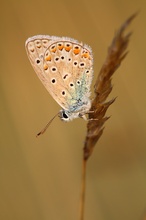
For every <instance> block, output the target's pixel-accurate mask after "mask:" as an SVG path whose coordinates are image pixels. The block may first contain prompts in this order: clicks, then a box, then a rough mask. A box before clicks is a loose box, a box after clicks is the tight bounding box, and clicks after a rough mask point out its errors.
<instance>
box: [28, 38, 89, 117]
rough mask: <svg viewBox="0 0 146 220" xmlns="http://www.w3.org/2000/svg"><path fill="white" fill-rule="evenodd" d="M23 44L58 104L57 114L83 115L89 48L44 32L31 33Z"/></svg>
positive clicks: (87, 89) (85, 102)
mask: <svg viewBox="0 0 146 220" xmlns="http://www.w3.org/2000/svg"><path fill="white" fill-rule="evenodd" d="M25 45H26V51H27V54H28V57H29V60H30V62H31V64H32V66H33V68H34V70H35V72H36V74H37V76H38V77H39V79H40V80H41V82H42V83H43V85H44V86H45V87H46V89H47V90H48V92H49V93H50V94H51V96H52V97H53V98H54V99H55V100H56V102H57V103H58V104H59V105H60V106H61V107H62V110H61V111H60V114H59V115H60V118H61V119H62V120H64V121H70V120H72V119H74V118H78V117H84V115H85V114H86V113H88V112H89V109H90V107H91V101H90V98H89V96H90V85H91V82H92V78H93V56H92V51H91V48H90V47H89V46H87V45H83V44H82V43H79V42H78V41H76V40H74V39H71V38H66V37H51V36H47V35H38V36H34V37H31V38H29V39H28V40H27V41H26V44H25Z"/></svg>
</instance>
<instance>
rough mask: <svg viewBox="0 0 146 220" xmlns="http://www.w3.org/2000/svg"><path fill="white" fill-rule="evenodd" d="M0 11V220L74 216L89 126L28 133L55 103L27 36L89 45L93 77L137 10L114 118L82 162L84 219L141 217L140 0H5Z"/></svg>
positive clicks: (144, 20) (144, 186)
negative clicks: (29, 50) (31, 60)
mask: <svg viewBox="0 0 146 220" xmlns="http://www.w3.org/2000/svg"><path fill="white" fill-rule="evenodd" d="M0 10H1V12H0V23H1V24H0V25H1V28H0V31H1V35H0V37H1V40H0V44H1V46H0V49H1V54H0V97H1V98H0V101H1V104H0V115H1V120H0V126H1V130H0V219H2V220H17V219H18V220H48V219H49V220H58V219H59V220H68V219H69V220H75V219H78V214H79V195H80V181H81V160H82V147H83V142H84V136H85V133H86V122H85V121H83V120H81V119H78V120H74V121H73V122H71V123H62V122H61V121H60V120H59V119H58V118H57V119H55V120H54V122H53V123H52V125H51V126H50V128H49V129H48V131H47V132H46V133H45V134H44V135H43V136H41V137H40V138H35V135H36V133H37V132H38V131H39V130H40V129H41V128H42V127H43V126H44V125H45V124H46V123H47V122H48V120H49V119H51V118H52V117H53V116H54V115H55V114H56V113H57V112H58V111H59V109H60V107H59V106H58V104H57V103H56V102H55V101H54V100H53V99H52V97H50V95H49V94H48V92H47V90H45V88H44V87H43V85H42V84H41V83H40V81H39V80H38V78H37V77H36V74H35V73H34V70H33V69H32V67H31V65H30V63H29V61H28V58H27V56H26V52H25V48H24V43H25V40H26V39H27V38H28V37H30V36H33V35H37V34H48V35H56V36H68V37H72V38H75V39H78V40H79V41H83V42H85V43H87V44H89V45H90V46H91V47H92V48H93V52H94V74H95V78H96V75H97V74H98V72H99V69H100V68H101V65H102V63H103V61H104V59H105V56H106V51H107V48H108V46H109V44H110V42H111V39H112V38H113V34H114V33H115V31H116V30H117V28H118V27H119V26H120V25H121V23H122V22H123V21H125V19H126V18H127V17H129V16H130V15H131V14H132V13H133V12H135V11H137V10H140V14H139V16H138V17H137V18H136V19H135V20H134V21H133V23H132V25H131V26H130V29H129V30H132V31H133V32H134V33H133V36H132V38H131V42H130V45H129V51H130V53H129V54H128V56H127V57H126V59H125V60H124V62H123V63H122V66H121V67H120V69H118V71H117V72H116V74H115V76H114V80H113V84H114V90H113V92H112V95H111V97H115V96H118V98H117V100H116V102H115V103H114V104H113V105H112V106H111V108H110V109H109V111H108V115H112V117H111V119H110V120H109V121H108V122H107V123H106V128H105V131H104V134H103V136H102V138H101V139H100V141H99V142H98V144H97V146H96V149H95V150H94V154H93V155H92V157H91V158H90V160H89V162H88V168H87V192H86V193H87V194H86V211H85V220H87V219H90V220H117V219H118V220H141V219H144V213H145V209H146V113H145V112H146V2H145V0H139V1H138V0H133V1H127V0H123V1H120V0H118V1H117V0H111V1H108V0H103V1H101V0H84V1H83V0H74V1H69V0H62V1H59V0H58V1H54V0H51V1H50V0H41V1H38V0H36V1H34V0H32V1H30V0H25V1H24V0H23V1H22V0H19V1H18V0H14V1H12V0H8V1H1V6H0ZM94 82H95V79H94ZM94 82H93V85H94ZM92 90H93V88H92Z"/></svg>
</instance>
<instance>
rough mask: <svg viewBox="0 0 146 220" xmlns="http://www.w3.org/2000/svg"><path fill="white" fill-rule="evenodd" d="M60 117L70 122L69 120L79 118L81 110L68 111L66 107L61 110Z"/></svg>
mask: <svg viewBox="0 0 146 220" xmlns="http://www.w3.org/2000/svg"><path fill="white" fill-rule="evenodd" d="M59 117H60V119H61V120H62V121H65V122H68V121H72V120H73V119H74V118H79V117H80V115H79V112H77V113H74V112H68V111H66V110H64V109H62V110H60V112H59Z"/></svg>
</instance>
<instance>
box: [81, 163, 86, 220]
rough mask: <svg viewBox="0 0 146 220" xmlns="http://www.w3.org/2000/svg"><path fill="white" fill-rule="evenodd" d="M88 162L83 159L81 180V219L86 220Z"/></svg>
mask: <svg viewBox="0 0 146 220" xmlns="http://www.w3.org/2000/svg"><path fill="white" fill-rule="evenodd" d="M86 162H87V160H84V159H83V161H82V180H81V200H80V220H84V207H85V205H84V202H85V188H86V181H85V180H86Z"/></svg>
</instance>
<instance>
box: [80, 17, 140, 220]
mask: <svg viewBox="0 0 146 220" xmlns="http://www.w3.org/2000/svg"><path fill="white" fill-rule="evenodd" d="M136 15H137V13H135V14H133V15H132V16H131V17H129V18H128V19H127V20H126V22H124V24H123V25H122V26H121V27H120V29H119V30H118V31H117V33H116V34H115V36H114V39H113V41H112V43H111V46H110V47H109V49H108V54H107V57H106V59H105V62H104V64H103V66H102V68H101V70H100V72H99V75H98V77H97V80H96V83H95V86H94V92H95V98H94V100H93V101H92V106H91V109H90V110H91V113H89V119H90V120H89V121H88V124H87V135H86V138H85V145H84V148H83V163H82V182H81V199H80V218H79V219H80V220H84V203H85V185H86V162H87V160H88V158H89V157H90V156H91V154H92V152H93V149H94V147H95V144H96V142H97V141H98V140H99V138H100V137H101V135H102V133H103V129H104V126H103V125H104V123H105V122H106V121H107V120H108V119H109V117H107V116H105V114H106V111H107V109H108V108H109V106H110V105H111V104H112V103H113V102H114V101H115V98H114V99H112V100H110V101H106V99H107V97H108V95H109V94H110V92H111V91H112V88H113V87H112V83H111V81H112V78H111V77H112V75H113V74H114V72H115V71H116V70H117V68H118V67H119V66H120V64H121V62H122V60H123V59H124V58H125V57H126V55H127V46H128V43H129V40H130V36H131V32H129V33H128V34H125V31H126V29H127V27H128V26H129V25H130V23H131V22H132V20H133V19H134V18H135V17H136Z"/></svg>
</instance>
